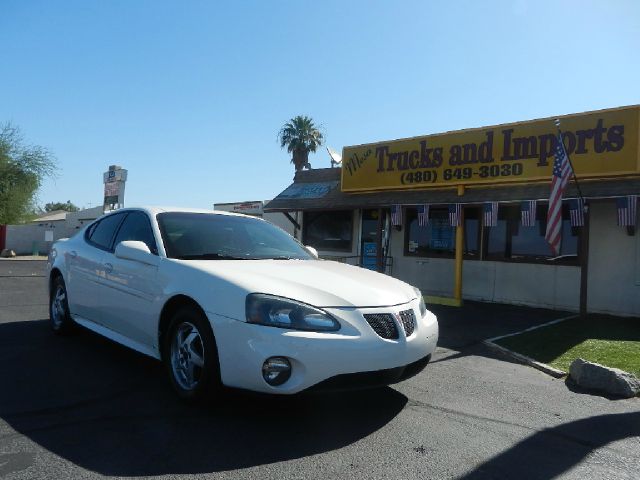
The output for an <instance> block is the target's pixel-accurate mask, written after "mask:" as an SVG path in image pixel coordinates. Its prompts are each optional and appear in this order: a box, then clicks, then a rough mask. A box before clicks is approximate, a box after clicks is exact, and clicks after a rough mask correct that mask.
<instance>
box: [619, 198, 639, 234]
mask: <svg viewBox="0 0 640 480" xmlns="http://www.w3.org/2000/svg"><path fill="white" fill-rule="evenodd" d="M637 206H638V196H637V195H628V196H626V197H621V198H616V207H617V208H618V226H619V227H635V226H636V217H637V214H636V212H637Z"/></svg>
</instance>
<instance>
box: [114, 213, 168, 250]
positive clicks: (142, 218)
mask: <svg viewBox="0 0 640 480" xmlns="http://www.w3.org/2000/svg"><path fill="white" fill-rule="evenodd" d="M125 240H137V241H139V242H143V243H145V244H146V245H147V247H149V250H150V251H151V253H153V254H154V255H157V254H158V247H157V246H156V239H155V238H154V236H153V231H152V230H151V224H150V223H149V218H148V217H147V215H146V214H144V213H142V212H130V213H129V214H128V215H127V218H125V220H124V222H122V226H121V227H120V230H118V234H117V235H116V241H115V242H114V243H113V244H114V246H115V245H118V244H119V243H120V242H124V241H125Z"/></svg>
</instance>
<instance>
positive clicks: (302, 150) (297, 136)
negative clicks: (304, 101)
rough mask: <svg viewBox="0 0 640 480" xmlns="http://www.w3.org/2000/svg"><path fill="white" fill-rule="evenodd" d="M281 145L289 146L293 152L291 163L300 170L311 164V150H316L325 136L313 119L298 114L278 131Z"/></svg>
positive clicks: (289, 150)
mask: <svg viewBox="0 0 640 480" xmlns="http://www.w3.org/2000/svg"><path fill="white" fill-rule="evenodd" d="M278 141H279V142H280V147H282V148H285V147H286V148H287V152H289V153H290V154H291V163H293V165H294V166H295V168H296V172H299V171H300V170H302V169H303V168H305V167H307V168H311V165H309V152H315V151H316V150H317V149H318V147H320V146H322V144H323V143H324V136H323V135H322V132H320V129H319V128H318V127H316V125H315V124H314V123H313V120H312V119H311V118H310V117H307V116H305V115H298V116H297V117H294V118H292V119H291V120H289V121H288V122H287V123H285V124H284V125H283V126H282V128H281V129H280V132H279V133H278Z"/></svg>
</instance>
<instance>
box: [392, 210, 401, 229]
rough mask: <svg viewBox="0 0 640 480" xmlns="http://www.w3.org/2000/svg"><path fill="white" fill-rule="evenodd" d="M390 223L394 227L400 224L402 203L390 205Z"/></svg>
mask: <svg viewBox="0 0 640 480" xmlns="http://www.w3.org/2000/svg"><path fill="white" fill-rule="evenodd" d="M391 225H393V226H394V227H397V226H400V225H402V205H393V206H392V207H391Z"/></svg>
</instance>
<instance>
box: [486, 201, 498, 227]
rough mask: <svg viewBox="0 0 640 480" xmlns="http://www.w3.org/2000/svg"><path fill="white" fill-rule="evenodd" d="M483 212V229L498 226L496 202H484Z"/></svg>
mask: <svg viewBox="0 0 640 480" xmlns="http://www.w3.org/2000/svg"><path fill="white" fill-rule="evenodd" d="M483 212H484V218H483V220H484V226H485V227H495V226H497V225H498V202H486V203H485V204H484V208H483Z"/></svg>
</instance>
